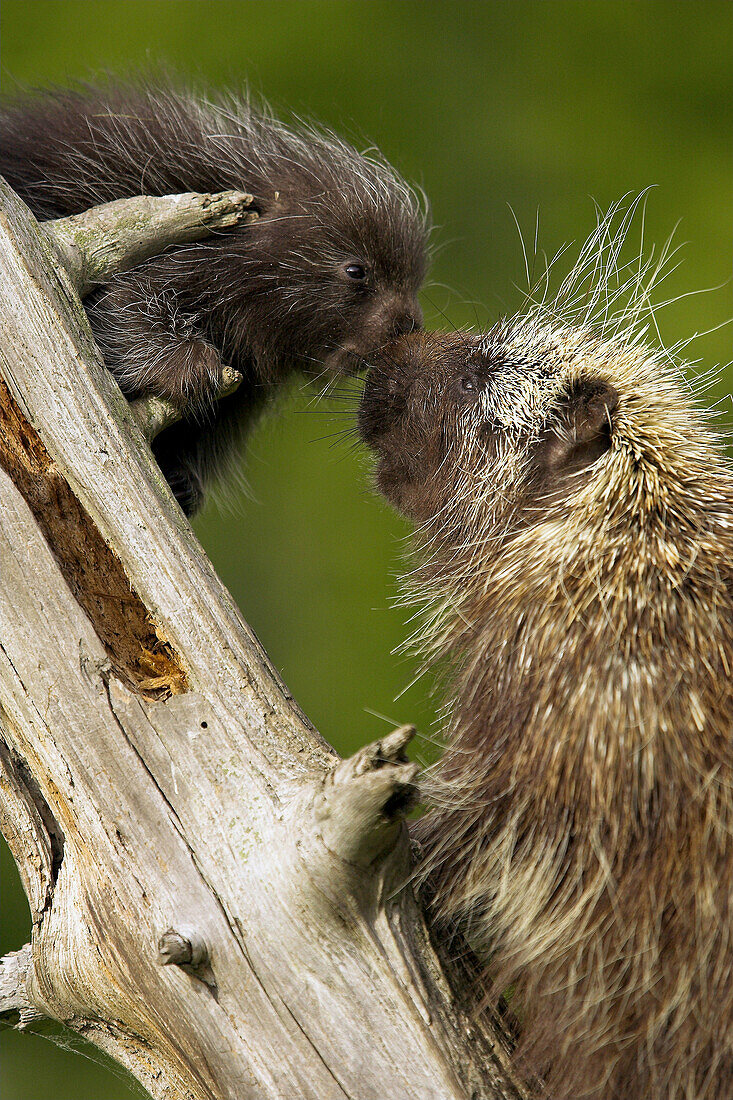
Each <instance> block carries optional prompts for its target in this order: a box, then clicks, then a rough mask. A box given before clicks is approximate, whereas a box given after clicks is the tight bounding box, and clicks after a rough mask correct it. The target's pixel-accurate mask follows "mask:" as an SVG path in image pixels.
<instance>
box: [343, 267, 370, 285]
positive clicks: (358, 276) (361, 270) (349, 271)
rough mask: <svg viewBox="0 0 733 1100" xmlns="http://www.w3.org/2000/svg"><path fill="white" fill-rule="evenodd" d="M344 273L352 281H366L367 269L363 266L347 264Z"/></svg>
mask: <svg viewBox="0 0 733 1100" xmlns="http://www.w3.org/2000/svg"><path fill="white" fill-rule="evenodd" d="M344 272H345V274H346V275H348V277H349V278H350V279H354V280H355V281H356V282H360V281H361V280H362V279H366V269H365V267H364V265H363V264H347V265H346V267H345V268H344Z"/></svg>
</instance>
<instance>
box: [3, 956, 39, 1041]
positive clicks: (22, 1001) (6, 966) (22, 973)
mask: <svg viewBox="0 0 733 1100" xmlns="http://www.w3.org/2000/svg"><path fill="white" fill-rule="evenodd" d="M31 965H32V957H31V946H30V944H29V943H27V944H26V945H25V947H21V949H20V951H10V952H9V953H8V954H7V955H4V956H3V957H2V958H0V1020H2V1022H3V1023H4V1024H6V1025H7V1024H8V1023H12V1021H13V1020H14V1019H16V1020H17V1027H18V1028H20V1029H21V1030H22V1029H23V1028H26V1027H28V1025H29V1024H33V1023H35V1021H36V1020H41V1019H43V1013H41V1012H39V1011H38V1010H37V1009H36V1008H35V1007H34V1006H33V1004H32V1003H31V1001H30V999H29V997H28V993H27V992H26V980H27V978H28V975H29V973H30V970H31Z"/></svg>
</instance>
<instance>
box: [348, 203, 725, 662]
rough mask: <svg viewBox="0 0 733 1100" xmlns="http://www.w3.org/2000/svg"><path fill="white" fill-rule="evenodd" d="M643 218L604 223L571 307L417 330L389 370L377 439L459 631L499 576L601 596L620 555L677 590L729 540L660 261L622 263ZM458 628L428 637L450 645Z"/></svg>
mask: <svg viewBox="0 0 733 1100" xmlns="http://www.w3.org/2000/svg"><path fill="white" fill-rule="evenodd" d="M634 208H635V204H634V205H632V207H631V208H630V209H629V210H628V211H627V212H626V214H625V215H623V216H622V217H621V226H620V228H619V229H618V230H617V232H616V233H615V234H614V233H613V232H612V227H613V225H614V219H616V218H618V217H619V211H620V204H617V205H616V206H614V207H613V208H612V209H611V210H610V211H609V213H608V214H607V215H606V216H605V217H604V218H603V219H602V220H601V222H600V224H599V226H598V227H597V230H596V231H595V232H594V234H593V235H592V236H591V237H590V238H589V240H588V241H587V242H586V243H585V245H584V246H583V248H582V250H581V253H580V257H579V259H578V262H577V264H576V266H575V267H574V269H573V271H572V272H571V273H570V275H569V276H568V277H567V278H566V280H565V281H564V283H563V285H562V287H561V288H560V291H559V292H558V294H557V296H556V297H555V298H554V299H553V300H551V301H545V300H543V301H541V302H535V303H530V305H529V307H528V308H527V309H526V310H524V311H523V312H521V313H518V314H517V315H515V316H513V317H510V318H505V319H503V320H501V321H499V322H498V323H497V324H496V325H494V327H493V328H492V329H491V331H489V332H488V333H485V334H476V333H473V332H454V333H449V334H439V333H414V334H412V335H409V336H405V337H403V338H401V339H400V340H398V341H396V342H395V343H394V344H393V345H392V346H390V347H389V348H387V349H385V350H384V352H383V354H382V355H381V356H378V357H377V358H376V359H375V360H374V361H373V366H372V369H371V370H370V372H369V374H368V376H367V380H366V384H365V389H364V393H363V397H362V402H361V406H360V411H359V426H360V432H361V435H362V438H363V439H364V440H365V441H366V442H367V443H368V444H369V445H370V446H371V447H372V448H373V450H374V451H375V454H376V457H377V468H376V480H377V484H378V487H379V489H380V490H381V492H382V493H383V494H384V495H385V496H386V497H387V498H388V499H389V500H390V501H391V502H392V503H393V504H394V505H395V506H396V507H397V508H398V509H400V510H401V511H402V512H404V513H405V514H407V515H408V516H409V517H410V518H412V519H413V520H414V521H415V523H416V525H417V537H416V542H417V544H418V546H419V556H420V558H421V560H422V562H423V565H424V568H423V570H422V571H420V572H419V574H418V576H419V580H418V583H417V586H416V592H415V593H414V594H415V596H416V598H417V599H418V602H428V603H430V605H431V607H432V608H433V611H435V605H436V601H437V603H439V604H440V603H443V602H444V601H443V600H442V597H441V595H440V593H441V591H443V590H444V592H445V594H447V595H449V599H448V603H447V605H446V606H447V607H448V611H447V614H448V617H451V618H453V619H455V618H456V615H455V612H456V610H457V609H458V608H460V607H461V606H462V605H463V604H464V603H465V602H468V603H471V602H474V601H475V600H476V599H477V598H478V599H481V598H482V596H483V594H484V593H485V591H486V588H487V584H490V579H491V578H492V577H497V576H498V575H499V574H500V575H501V577H502V582H501V583H502V585H506V588H505V593H507V592H508V593H512V594H513V595H514V596H515V597H516V598H517V600H519V601H521V599H522V598H523V596H524V592H525V586H526V585H527V584H530V583H531V581H532V571H533V570H534V571H536V573H537V576H538V578H541V579H542V583H543V584H544V583H545V582H546V580H547V577H548V574H549V575H554V576H556V577H557V576H558V570H559V571H561V572H565V571H566V570H568V569H573V568H576V569H581V571H583V572H584V574H585V573H587V575H588V583H589V584H590V585H592V584H594V583H596V582H597V579H598V577H597V573H595V572H594V570H596V569H599V568H601V562H602V561H603V562H605V563H606V567H608V568H610V567H611V563H615V567H617V568H618V569H622V568H623V567H624V565H625V564H628V565H629V567H630V568H632V567H633V568H635V566H632V564H631V563H632V562H633V561H636V560H638V561H640V562H642V563H643V566H644V568H647V569H649V570H654V569H655V568H659V569H661V570H662V571H663V574H664V576H665V577H669V578H670V580H671V579H672V578H673V577H682V576H684V573H685V569H686V568H687V564H689V563H688V558H687V556H686V555H687V554H688V553H693V548H695V549H694V553H695V554H698V552H699V545H698V544H699V538H700V533H701V531H710V532H713V531H715V532H716V535H715V536H714V537H713V544H712V545H711V552H712V551H713V550H714V549H715V537H717V534H718V532H719V533H720V536H721V537H722V538H724V539H726V538H727V535H726V531H727V526H726V524H727V519H726V517H727V514H728V508H729V504H730V502H729V499H728V496H727V494H728V493H729V491H730V487H731V477H730V470H729V466H728V465H727V463H726V461H725V459H724V458H723V456H722V448H720V447H719V446H718V445H717V443H716V441H715V439H714V437H713V435H712V434H711V432H710V429H709V426H708V425H707V423H706V419H707V414H706V413H705V412H703V411H702V410H701V409H699V408H697V405H696V402H695V400H694V397H693V395H692V393H691V389H690V384H689V383H688V382H687V381H685V379H684V376H683V372H682V370H681V365H680V363H679V362H675V361H674V359H673V357H672V356H671V355H670V353H669V352H668V351H666V350H664V349H661V348H659V347H653V346H652V345H651V344H650V343H649V342H648V340H647V334H648V328H649V318H650V314H651V309H650V306H649V290H650V285H649V284H650V282H651V281H653V277H654V275H655V273H656V272H658V269H659V266H660V265H659V263H658V262H657V263H656V264H654V266H653V267H652V265H651V264H647V265H643V264H641V265H640V264H634V265H633V270H632V269H629V270H626V269H622V270H619V268H618V266H617V258H618V252H619V250H620V248H621V245H622V243H623V240H624V238H625V236H626V233H627V232H628V226H629V221H630V219H631V217H632V216H633V213H634ZM624 270H626V276H627V277H625V276H624ZM614 279H615V282H614ZM724 497H725V502H724V501H723V498H724ZM718 520H720V523H721V526H720V527H719V528H718V527H717V526H716V524H717V521H718ZM624 548H626V551H628V553H623V552H622V551H623V550H624ZM573 563H574V564H573ZM581 563H584V564H582V566H581ZM686 563H687V564H686ZM426 582H429V583H428V584H427V588H426V587H425V584H426ZM451 608H452V610H450V609H451ZM443 618H444V616H443V614H442V613H441V614H440V615H439V616H438V618H437V619H435V618H434V619H433V626H432V627H431V629H430V630H429V631H427V635H426V636H425V637H423V642H425V641H430V640H431V639H432V640H433V641H435V643H436V645H437V647H438V648H439V649H441V648H442V647H443V646H444V642H445V639H444V638H443V636H442V634H441V633H440V632H439V631H438V632H437V634H436V630H437V623H438V622H439V621H442V620H443ZM421 629H424V624H423V628H421Z"/></svg>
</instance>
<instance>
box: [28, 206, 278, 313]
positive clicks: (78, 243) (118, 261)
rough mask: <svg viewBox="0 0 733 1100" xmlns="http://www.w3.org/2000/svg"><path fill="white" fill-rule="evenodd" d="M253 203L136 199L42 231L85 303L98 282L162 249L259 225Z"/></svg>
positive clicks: (53, 223) (96, 209) (48, 224)
mask: <svg viewBox="0 0 733 1100" xmlns="http://www.w3.org/2000/svg"><path fill="white" fill-rule="evenodd" d="M253 202H254V199H253V197H252V195H247V194H245V193H244V192H243V191H221V192H220V193H219V194H215V195H197V194H183V195H169V196H167V197H166V198H162V199H159V198H151V197H150V196H147V195H138V196H137V197H136V198H132V199H118V200H117V201H116V202H109V203H104V204H103V205H102V206H95V207H93V208H92V209H91V210H85V211H84V213H83V214H75V215H74V216H73V217H70V218H59V219H57V220H56V221H49V222H44V224H43V228H44V231H45V232H46V233H47V234H48V236H49V239H50V240H51V242H52V244H53V246H54V248H55V250H56V252H57V253H58V255H59V257H60V259H61V261H62V263H63V265H64V267H65V268H66V270H67V272H68V273H69V277H70V278H71V281H72V283H73V284H74V287H75V289H76V292H77V294H78V295H79V297H80V298H83V297H84V296H85V295H86V294H89V292H90V291H91V290H93V289H94V287H95V286H98V285H99V283H104V282H107V281H108V280H109V279H110V277H111V276H112V275H115V274H117V273H118V272H121V271H129V270H130V268H132V267H136V266H137V264H140V263H142V262H143V260H147V259H149V258H150V257H151V256H155V255H156V253H158V252H160V251H161V250H162V247H166V246H167V245H172V244H188V243H190V242H191V241H199V240H201V239H202V238H204V237H208V236H210V235H211V233H212V232H214V231H216V230H224V229H231V228H236V227H237V226H241V225H246V224H247V223H248V222H252V221H255V220H256V219H257V212H256V211H255V210H253V209H252V204H253ZM162 241H165V245H162V247H161V242H162Z"/></svg>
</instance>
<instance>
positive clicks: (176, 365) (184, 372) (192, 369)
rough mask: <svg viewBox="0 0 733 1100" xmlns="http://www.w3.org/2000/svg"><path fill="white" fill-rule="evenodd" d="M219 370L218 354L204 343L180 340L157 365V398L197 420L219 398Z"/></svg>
mask: <svg viewBox="0 0 733 1100" xmlns="http://www.w3.org/2000/svg"><path fill="white" fill-rule="evenodd" d="M222 367H223V365H222V361H221V356H220V355H219V352H218V351H217V350H216V348H214V347H212V346H211V344H207V343H206V341H205V340H201V339H199V338H195V339H186V340H181V341H180V342H179V343H178V344H176V345H174V346H173V347H172V348H171V349H170V351H169V352H168V354H167V355H166V357H165V361H164V363H162V364H160V365H159V369H158V371H157V372H156V387H155V388H156V391H157V395H158V396H159V397H162V398H164V399H165V400H167V401H170V402H171V403H172V404H173V405H175V406H176V408H178V409H180V411H181V412H182V413H186V414H188V415H190V416H193V417H195V418H198V417H200V416H202V415H204V414H205V413H206V412H207V410H209V409H210V408H211V407H212V406H213V404H214V402H215V400H216V398H217V397H218V396H219V391H220V390H221V386H222Z"/></svg>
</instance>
